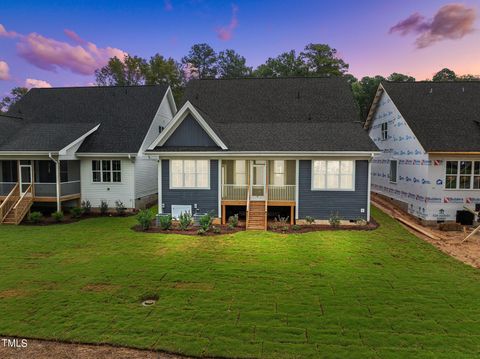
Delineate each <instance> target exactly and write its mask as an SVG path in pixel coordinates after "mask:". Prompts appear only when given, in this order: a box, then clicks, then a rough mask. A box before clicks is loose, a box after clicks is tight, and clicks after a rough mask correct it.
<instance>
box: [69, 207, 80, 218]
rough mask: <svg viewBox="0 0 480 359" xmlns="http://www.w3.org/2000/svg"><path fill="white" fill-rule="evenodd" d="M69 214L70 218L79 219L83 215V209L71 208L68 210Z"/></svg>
mask: <svg viewBox="0 0 480 359" xmlns="http://www.w3.org/2000/svg"><path fill="white" fill-rule="evenodd" d="M70 214H71V215H72V218H80V217H81V216H82V214H83V208H82V207H73V208H72V209H71V210H70Z"/></svg>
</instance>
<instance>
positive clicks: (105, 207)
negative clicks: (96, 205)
mask: <svg viewBox="0 0 480 359" xmlns="http://www.w3.org/2000/svg"><path fill="white" fill-rule="evenodd" d="M107 212H108V202H107V201H104V200H102V201H101V202H100V213H101V214H102V216H104V215H106V214H107Z"/></svg>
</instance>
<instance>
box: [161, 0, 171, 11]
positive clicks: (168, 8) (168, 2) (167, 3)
mask: <svg viewBox="0 0 480 359" xmlns="http://www.w3.org/2000/svg"><path fill="white" fill-rule="evenodd" d="M163 8H164V9H165V11H172V10H173V5H172V0H164V1H163Z"/></svg>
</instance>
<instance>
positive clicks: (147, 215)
mask: <svg viewBox="0 0 480 359" xmlns="http://www.w3.org/2000/svg"><path fill="white" fill-rule="evenodd" d="M154 218H155V214H154V213H153V212H152V211H150V210H148V209H142V210H141V211H140V212H138V215H137V221H138V223H140V226H142V229H143V230H144V231H146V230H147V229H149V228H150V225H151V224H152V221H153V219H154Z"/></svg>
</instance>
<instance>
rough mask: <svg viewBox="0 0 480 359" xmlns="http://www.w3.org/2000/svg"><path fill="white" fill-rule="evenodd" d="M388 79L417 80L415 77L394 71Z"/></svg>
mask: <svg viewBox="0 0 480 359" xmlns="http://www.w3.org/2000/svg"><path fill="white" fill-rule="evenodd" d="M387 80H388V81H397V82H415V77H412V76H408V75H404V74H400V73H398V72H394V73H392V74H390V76H388V77H387Z"/></svg>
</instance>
